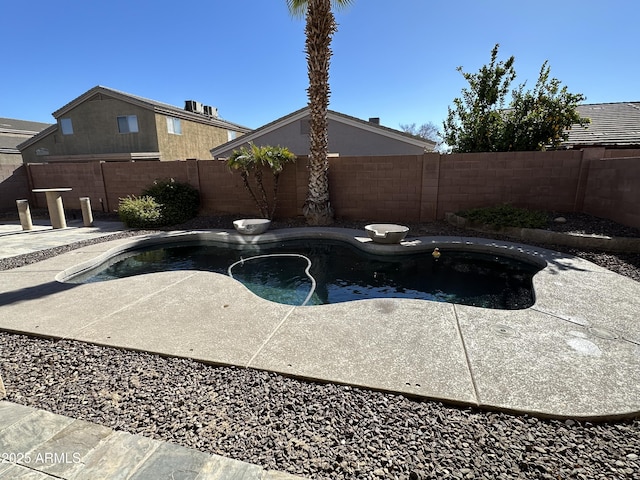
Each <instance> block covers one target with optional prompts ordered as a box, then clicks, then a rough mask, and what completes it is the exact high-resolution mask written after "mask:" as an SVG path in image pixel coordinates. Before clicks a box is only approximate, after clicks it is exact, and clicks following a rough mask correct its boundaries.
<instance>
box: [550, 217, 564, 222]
mask: <svg viewBox="0 0 640 480" xmlns="http://www.w3.org/2000/svg"><path fill="white" fill-rule="evenodd" d="M553 221H554V222H556V223H567V219H566V218H564V217H556V218H554V219H553Z"/></svg>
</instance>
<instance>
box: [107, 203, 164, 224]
mask: <svg viewBox="0 0 640 480" xmlns="http://www.w3.org/2000/svg"><path fill="white" fill-rule="evenodd" d="M118 216H119V217H120V220H122V223H124V224H125V226H126V227H127V228H155V227H158V226H160V224H161V217H162V213H161V206H160V204H159V203H158V202H156V201H155V200H154V199H153V197H149V196H143V197H134V196H128V197H125V198H121V199H120V203H119V204H118Z"/></svg>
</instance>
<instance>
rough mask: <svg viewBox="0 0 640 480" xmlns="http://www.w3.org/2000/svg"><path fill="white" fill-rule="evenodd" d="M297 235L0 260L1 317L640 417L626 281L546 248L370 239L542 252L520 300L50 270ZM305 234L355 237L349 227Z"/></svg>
mask: <svg viewBox="0 0 640 480" xmlns="http://www.w3.org/2000/svg"><path fill="white" fill-rule="evenodd" d="M303 230H305V229H286V230H273V231H271V232H267V233H266V234H264V235H262V236H258V237H242V236H239V235H237V234H236V233H235V232H233V231H227V230H215V231H202V232H195V233H193V232H172V233H167V234H158V235H153V236H146V237H133V238H129V239H123V240H115V241H110V242H104V243H100V244H94V245H91V246H87V247H84V248H80V249H77V250H73V251H70V252H68V253H65V254H63V255H59V256H57V257H54V258H51V259H48V260H45V261H42V262H39V263H35V264H32V265H28V266H24V267H21V268H17V269H12V270H7V271H3V272H0V328H2V329H4V330H9V331H15V332H24V333H27V334H35V335H41V336H50V337H54V338H68V339H75V340H80V341H86V342H91V343H96V344H101V345H109V346H114V347H119V348H127V349H134V350H143V351H148V352H154V353H158V354H162V355H171V356H180V357H189V358H194V359H197V360H201V361H204V362H209V363H214V364H223V365H236V366H241V367H248V368H256V369H264V370H270V371H275V372H279V373H283V374H286V375H291V376H295V377H299V378H307V379H313V380H320V381H326V382H336V383H343V384H350V385H355V386H361V387H365V388H372V389H379V390H384V391H390V392H398V393H403V394H407V395H411V396H416V397H420V398H427V399H439V400H443V401H446V402H451V403H456V404H461V405H471V406H477V407H480V408H487V409H497V410H503V411H510V412H521V413H529V414H533V415H541V416H551V417H560V418H564V417H570V418H582V419H585V418H591V419H608V418H616V417H625V416H633V415H636V414H638V413H639V412H640V322H638V314H640V283H638V282H635V281H633V280H631V279H629V278H626V277H623V276H621V275H618V274H616V273H613V272H611V271H609V270H606V269H604V268H601V267H599V266H597V265H595V264H593V263H590V262H587V261H585V260H582V259H579V258H575V257H571V256H568V255H565V254H562V253H559V252H554V251H550V250H545V249H541V248H536V247H531V246H527V245H521V244H515V243H509V242H499V241H494V240H487V239H481V238H473V237H447V238H445V237H420V238H409V239H407V240H406V241H405V242H403V244H402V245H401V246H386V245H385V246H381V245H373V247H374V248H383V249H389V248H396V249H402V250H403V251H405V253H406V252H407V251H409V250H418V249H420V248H424V249H432V248H433V247H434V246H439V247H440V248H445V249H446V248H453V247H464V248H469V249H474V250H478V251H494V252H500V253H503V254H506V255H512V256H522V255H527V256H531V258H535V259H537V260H536V261H538V262H540V261H545V262H546V263H547V267H546V268H544V269H543V270H542V271H540V272H539V273H538V274H536V276H535V277H534V286H535V291H536V302H535V304H534V305H533V306H532V307H531V308H527V309H524V310H492V309H484V308H478V307H470V306H464V305H454V304H448V303H437V302H428V301H422V300H406V299H376V300H363V301H357V302H349V303H341V304H333V305H321V306H310V307H292V306H289V305H282V304H278V303H273V302H270V301H267V300H264V299H262V298H259V297H256V296H255V295H253V294H252V293H251V292H249V291H248V290H247V289H246V288H245V287H244V286H243V285H241V284H240V283H237V282H235V281H234V280H233V279H231V278H229V277H227V276H224V275H219V274H215V273H209V272H200V271H175V272H162V273H155V274H150V275H143V276H137V277H130V278H124V279H119V280H111V281H108V282H100V283H93V284H81V285H75V284H66V283H60V282H59V281H57V280H56V278H58V279H59V278H61V276H64V275H61V272H66V274H69V273H71V272H73V271H77V270H78V269H81V268H85V267H86V266H87V265H88V264H89V263H91V262H95V261H96V259H98V258H100V257H102V258H106V257H108V256H111V255H112V254H114V253H116V252H118V251H121V250H123V249H125V248H127V247H128V246H131V245H133V244H139V245H141V244H144V243H145V242H147V243H148V242H154V243H155V242H160V243H162V242H174V241H185V240H186V239H187V238H192V237H193V236H196V237H199V238H207V239H213V240H215V241H222V242H226V241H232V240H233V238H236V237H237V238H239V239H240V241H245V242H246V241H256V239H257V238H262V239H267V240H274V241H275V240H277V239H280V238H291V237H295V236H297V235H300V234H301V232H302V231H303ZM307 231H308V230H307ZM313 232H314V233H313V235H314V236H316V237H322V238H342V239H351V241H353V242H367V241H369V239H365V238H364V237H365V234H364V232H363V231H359V230H345V229H336V228H314V229H313ZM248 239H250V240H248ZM0 249H1V247H0ZM82 265H83V266H82Z"/></svg>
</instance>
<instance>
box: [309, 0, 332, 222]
mask: <svg viewBox="0 0 640 480" xmlns="http://www.w3.org/2000/svg"><path fill="white" fill-rule="evenodd" d="M336 29H337V26H336V21H335V17H334V15H333V12H332V11H331V0H309V2H308V9H307V17H306V28H305V32H306V38H307V39H306V54H307V70H308V74H309V88H308V89H307V94H308V97H309V111H310V118H309V191H308V193H307V199H306V201H305V203H304V206H303V213H304V216H305V218H306V219H307V223H308V224H310V225H328V224H330V223H332V222H333V210H332V209H331V204H330V202H329V176H328V169H329V161H328V159H327V150H328V139H327V130H328V119H327V110H328V108H329V95H330V91H329V62H330V59H331V37H332V35H333V34H334V33H335V31H336Z"/></svg>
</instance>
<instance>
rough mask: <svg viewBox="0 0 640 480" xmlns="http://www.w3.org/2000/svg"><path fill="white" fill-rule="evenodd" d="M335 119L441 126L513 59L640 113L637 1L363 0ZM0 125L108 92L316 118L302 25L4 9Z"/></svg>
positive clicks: (207, 6) (281, 5) (178, 8)
mask: <svg viewBox="0 0 640 480" xmlns="http://www.w3.org/2000/svg"><path fill="white" fill-rule="evenodd" d="M336 17H337V20H338V23H339V27H338V32H337V33H336V34H335V36H334V39H333V50H334V56H333V59H332V64H331V72H330V76H331V77H330V82H331V92H332V95H331V103H330V108H331V109H332V110H336V111H339V112H341V113H345V114H348V115H352V116H355V117H359V118H363V119H368V118H369V117H380V119H381V123H382V125H385V126H388V127H391V128H398V127H399V125H400V124H401V123H404V124H407V123H416V124H418V125H420V124H422V123H425V122H433V123H435V124H436V125H437V126H439V127H440V126H441V124H442V121H443V120H444V119H445V118H446V116H447V106H449V105H451V104H452V100H453V98H455V97H456V96H460V93H461V90H462V88H464V87H465V86H466V82H465V81H464V79H463V78H462V76H461V75H460V73H459V72H457V71H456V67H458V66H462V67H463V69H464V71H466V72H475V71H477V70H478V69H479V68H480V67H481V66H482V65H485V64H487V63H488V62H489V59H490V52H491V49H492V47H493V46H494V45H495V44H496V43H499V44H500V54H499V58H500V59H502V60H506V59H507V58H508V57H509V56H511V55H514V56H515V58H516V62H515V69H516V72H517V74H518V78H517V79H516V81H515V82H514V84H513V87H514V88H515V87H516V86H517V85H518V84H519V83H521V82H523V81H527V82H528V84H529V85H531V86H533V85H534V84H535V81H536V79H537V77H538V72H539V70H540V67H541V65H542V64H543V62H544V61H545V60H548V61H549V64H550V66H551V75H552V76H553V77H556V78H558V79H560V80H561V81H562V84H563V85H566V86H567V87H568V89H569V90H570V91H571V92H573V93H583V94H584V95H586V97H587V100H586V103H600V102H621V101H640V87H639V86H640V80H639V79H640V48H639V47H640V41H639V40H638V36H637V30H638V18H640V2H638V1H637V0H624V1H623V0H607V1H606V2H605V1H602V0H598V1H596V0H581V1H578V0H555V1H549V0H536V1H527V2H525V1H521V0H449V1H446V2H445V1H436V0H395V1H389V0H355V1H354V3H353V4H352V5H351V6H350V7H348V8H347V9H345V10H340V11H338V12H336ZM2 50H3V52H4V55H3V57H4V58H3V68H2V74H1V75H0V117H7V118H17V119H23V120H33V121H41V122H53V121H54V119H53V117H52V115H51V113H52V112H54V111H55V110H57V109H58V108H60V107H62V106H63V105H65V104H66V103H68V102H69V101H71V100H73V99H74V98H76V97H77V96H79V95H81V94H82V93H84V92H85V91H87V90H89V89H90V88H92V87H94V86H96V85H103V86H106V87H110V88H114V89H117V90H121V91H124V92H127V93H131V94H134V95H139V96H143V97H147V98H150V99H153V100H157V101H160V102H164V103H169V104H172V105H176V106H179V107H183V106H184V101H185V100H197V101H200V102H202V103H204V104H205V105H212V106H215V107H217V108H218V111H219V114H220V116H221V117H222V118H224V119H226V120H229V121H232V122H235V123H239V124H241V125H244V126H247V127H250V128H257V127H259V126H261V125H263V124H265V123H268V122H270V121H272V120H275V119H276V118H279V117H281V116H283V115H286V114H288V113H291V112H292V111H294V110H297V109H299V108H301V107H303V106H305V105H306V102H307V98H306V87H307V72H306V59H305V55H304V20H303V19H298V18H293V17H291V16H290V15H289V13H288V10H287V7H286V1H285V0H232V1H224V0H217V1H215V0H181V1H179V2H159V1H157V0H154V1H151V0H126V1H124V0H110V1H104V0H90V1H88V0H62V1H60V2H52V1H50V0H47V1H44V0H24V1H20V2H17V1H14V2H12V1H6V2H4V4H3V6H2Z"/></svg>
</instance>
